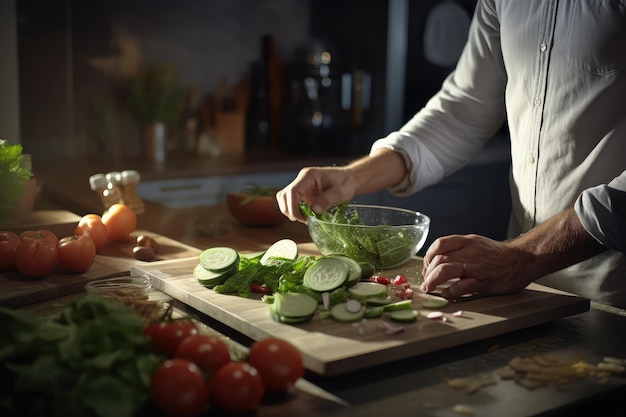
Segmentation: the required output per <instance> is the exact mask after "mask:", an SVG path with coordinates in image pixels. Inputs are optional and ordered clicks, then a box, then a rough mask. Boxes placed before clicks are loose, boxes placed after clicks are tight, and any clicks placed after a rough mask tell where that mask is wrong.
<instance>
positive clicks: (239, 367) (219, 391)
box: [211, 362, 265, 413]
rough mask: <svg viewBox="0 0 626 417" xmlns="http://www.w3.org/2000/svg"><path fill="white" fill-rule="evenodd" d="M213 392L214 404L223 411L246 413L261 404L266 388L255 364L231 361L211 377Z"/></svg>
mask: <svg viewBox="0 0 626 417" xmlns="http://www.w3.org/2000/svg"><path fill="white" fill-rule="evenodd" d="M211 393H212V397H211V398H212V400H213V404H215V405H216V406H217V407H219V408H220V409H221V410H222V411H226V412H227V413H245V412H249V411H252V410H254V409H255V408H257V407H258V406H259V404H260V403H261V400H262V399H263V394H264V393H265V389H264V387H263V381H262V380H261V375H259V372H258V371H257V369H256V368H255V367H254V366H252V365H250V364H249V363H248V362H231V363H228V364H226V365H224V366H222V367H221V368H220V369H219V370H218V371H217V373H216V374H215V375H214V376H213V378H212V379H211Z"/></svg>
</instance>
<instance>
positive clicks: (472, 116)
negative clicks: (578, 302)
mask: <svg viewBox="0 0 626 417" xmlns="http://www.w3.org/2000/svg"><path fill="white" fill-rule="evenodd" d="M407 94H410V92H407ZM505 119H506V121H507V123H508V127H509V132H510V140H511V157H512V165H511V190H512V199H513V210H512V218H511V226H510V229H509V232H510V235H511V236H512V237H513V236H516V235H518V234H520V233H523V232H525V231H528V230H529V229H531V228H532V227H534V226H536V225H537V224H539V223H541V222H543V221H545V220H547V219H548V218H549V217H551V216H553V215H555V214H556V213H558V212H560V211H563V210H565V209H567V208H571V207H573V205H574V202H575V200H576V198H577V197H578V195H579V194H580V193H581V192H582V191H583V190H585V189H587V188H590V187H594V186H597V185H599V184H607V183H609V182H610V181H611V180H613V179H614V178H615V177H618V176H626V171H625V170H626V3H625V2H624V1H623V0H622V1H617V0H521V1H514V0H479V2H478V4H477V7H476V10H475V13H474V18H473V20H472V24H471V27H470V30H469V34H468V42H467V45H466V47H465V49H464V51H463V53H462V55H461V57H460V59H459V62H458V64H457V68H456V69H455V71H453V72H452V73H451V74H450V75H449V77H448V78H447V79H446V81H445V82H444V84H443V86H442V88H441V90H440V91H439V92H438V93H437V94H436V95H435V96H434V97H433V98H432V99H431V100H430V101H429V102H428V103H427V104H426V106H425V107H424V108H423V109H422V110H421V111H419V112H418V113H417V114H416V115H415V116H414V117H413V118H412V119H411V120H410V121H409V122H408V123H407V124H406V125H404V126H403V127H402V128H401V129H400V130H399V131H397V132H393V133H391V134H390V135H389V136H387V137H386V138H384V139H380V140H378V141H376V142H375V143H374V145H373V146H372V151H373V150H376V149H378V148H380V147H387V148H390V149H393V150H396V151H398V152H400V153H401V154H402V155H403V156H404V158H405V161H406V163H407V167H408V168H409V173H408V175H407V177H406V178H405V180H404V181H403V182H402V183H401V184H399V185H398V186H397V187H395V188H394V189H393V190H391V191H393V192H394V193H396V194H398V195H408V194H411V193H414V192H416V191H419V190H420V189H422V188H424V187H426V186H428V185H431V184H433V183H435V182H437V181H439V180H440V179H441V178H443V177H444V176H446V175H449V174H451V173H453V172H454V171H456V170H458V169H459V168H461V167H462V166H464V165H465V164H466V163H468V162H469V161H470V160H471V159H472V158H473V157H474V156H475V155H476V154H477V153H478V152H479V151H480V149H481V148H482V147H483V146H484V144H485V143H486V142H487V141H488V140H489V139H490V138H491V137H492V136H493V134H494V133H495V132H496V131H497V130H498V129H499V128H500V126H501V125H502V123H503V122H504V121H505ZM596 258H597V259H595V263H594V262H592V261H588V262H585V263H584V264H585V265H582V264H581V265H578V266H577V267H576V268H571V269H569V270H568V271H569V273H568V274H567V276H568V278H565V280H566V281H568V282H567V283H563V284H564V285H560V284H561V283H562V282H563V280H561V281H560V282H552V281H550V282H549V283H550V284H556V285H557V286H560V287H563V288H564V289H566V290H572V291H577V292H578V293H580V294H581V295H583V296H588V297H590V298H594V299H599V300H600V301H607V302H610V300H609V298H610V294H609V295H607V296H606V297H609V298H606V297H605V295H600V294H599V293H600V292H602V291H604V290H605V289H608V290H609V293H614V292H616V291H620V290H621V288H619V286H613V287H612V288H609V287H610V286H609V287H607V286H606V285H604V284H602V279H601V276H602V275H607V274H610V273H611V271H613V272H615V271H619V272H618V275H621V276H622V278H623V279H622V282H623V283H622V288H623V290H621V291H622V292H625V293H626V261H625V259H624V256H623V255H622V254H621V253H613V252H609V253H607V254H602V255H600V256H598V257H596ZM591 264H593V266H592V267H593V268H594V272H593V273H591V274H590V273H588V272H587V273H586V274H585V273H584V272H583V271H586V270H587V269H586V268H588V267H590V266H591ZM581 268H582V269H581ZM574 271H577V272H574ZM614 275H615V274H614ZM573 276H578V277H579V278H576V279H574V280H572V279H571V278H572V277H573ZM577 280H584V281H585V282H584V283H582V284H581V285H578V282H576V283H575V284H574V285H570V284H571V283H572V282H573V281H577ZM592 281H593V282H592ZM600 287H602V288H600Z"/></svg>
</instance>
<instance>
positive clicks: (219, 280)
mask: <svg viewBox="0 0 626 417" xmlns="http://www.w3.org/2000/svg"><path fill="white" fill-rule="evenodd" d="M235 272H237V268H236V267H233V268H231V269H228V270H226V271H222V272H213V271H209V270H208V269H206V268H205V267H203V266H202V264H198V265H196V267H195V268H194V269H193V276H194V277H195V278H196V279H197V280H198V282H199V283H200V284H202V285H204V286H205V287H209V288H213V287H215V286H216V285H221V284H223V283H224V282H226V280H227V279H228V278H230V277H231V276H232V275H233V274H234V273H235Z"/></svg>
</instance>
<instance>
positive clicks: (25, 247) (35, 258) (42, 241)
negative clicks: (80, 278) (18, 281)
mask: <svg viewBox="0 0 626 417" xmlns="http://www.w3.org/2000/svg"><path fill="white" fill-rule="evenodd" d="M30 233H31V234H27V232H24V233H22V234H21V235H24V237H23V238H22V241H21V242H20V244H19V245H18V247H17V251H16V252H15V267H16V268H17V270H18V271H19V272H20V274H22V275H25V276H28V277H33V278H39V277H43V276H45V275H48V274H49V273H50V272H52V271H53V270H54V267H55V266H56V264H57V260H58V249H57V244H58V243H57V241H56V240H57V238H56V236H55V235H54V234H52V236H54V240H53V239H52V237H50V236H49V235H46V236H44V234H42V233H41V231H37V232H30ZM50 233H52V232H50ZM21 235H20V236H21Z"/></svg>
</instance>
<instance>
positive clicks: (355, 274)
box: [326, 255, 362, 287]
mask: <svg viewBox="0 0 626 417" xmlns="http://www.w3.org/2000/svg"><path fill="white" fill-rule="evenodd" d="M326 258H337V259H340V260H342V261H344V262H345V263H346V265H347V266H348V280H347V281H346V286H348V287H351V286H353V285H355V284H356V283H357V282H359V281H360V280H361V276H362V269H361V265H359V263H358V262H357V261H355V260H354V259H352V258H350V257H349V256H346V255H328V256H326Z"/></svg>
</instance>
